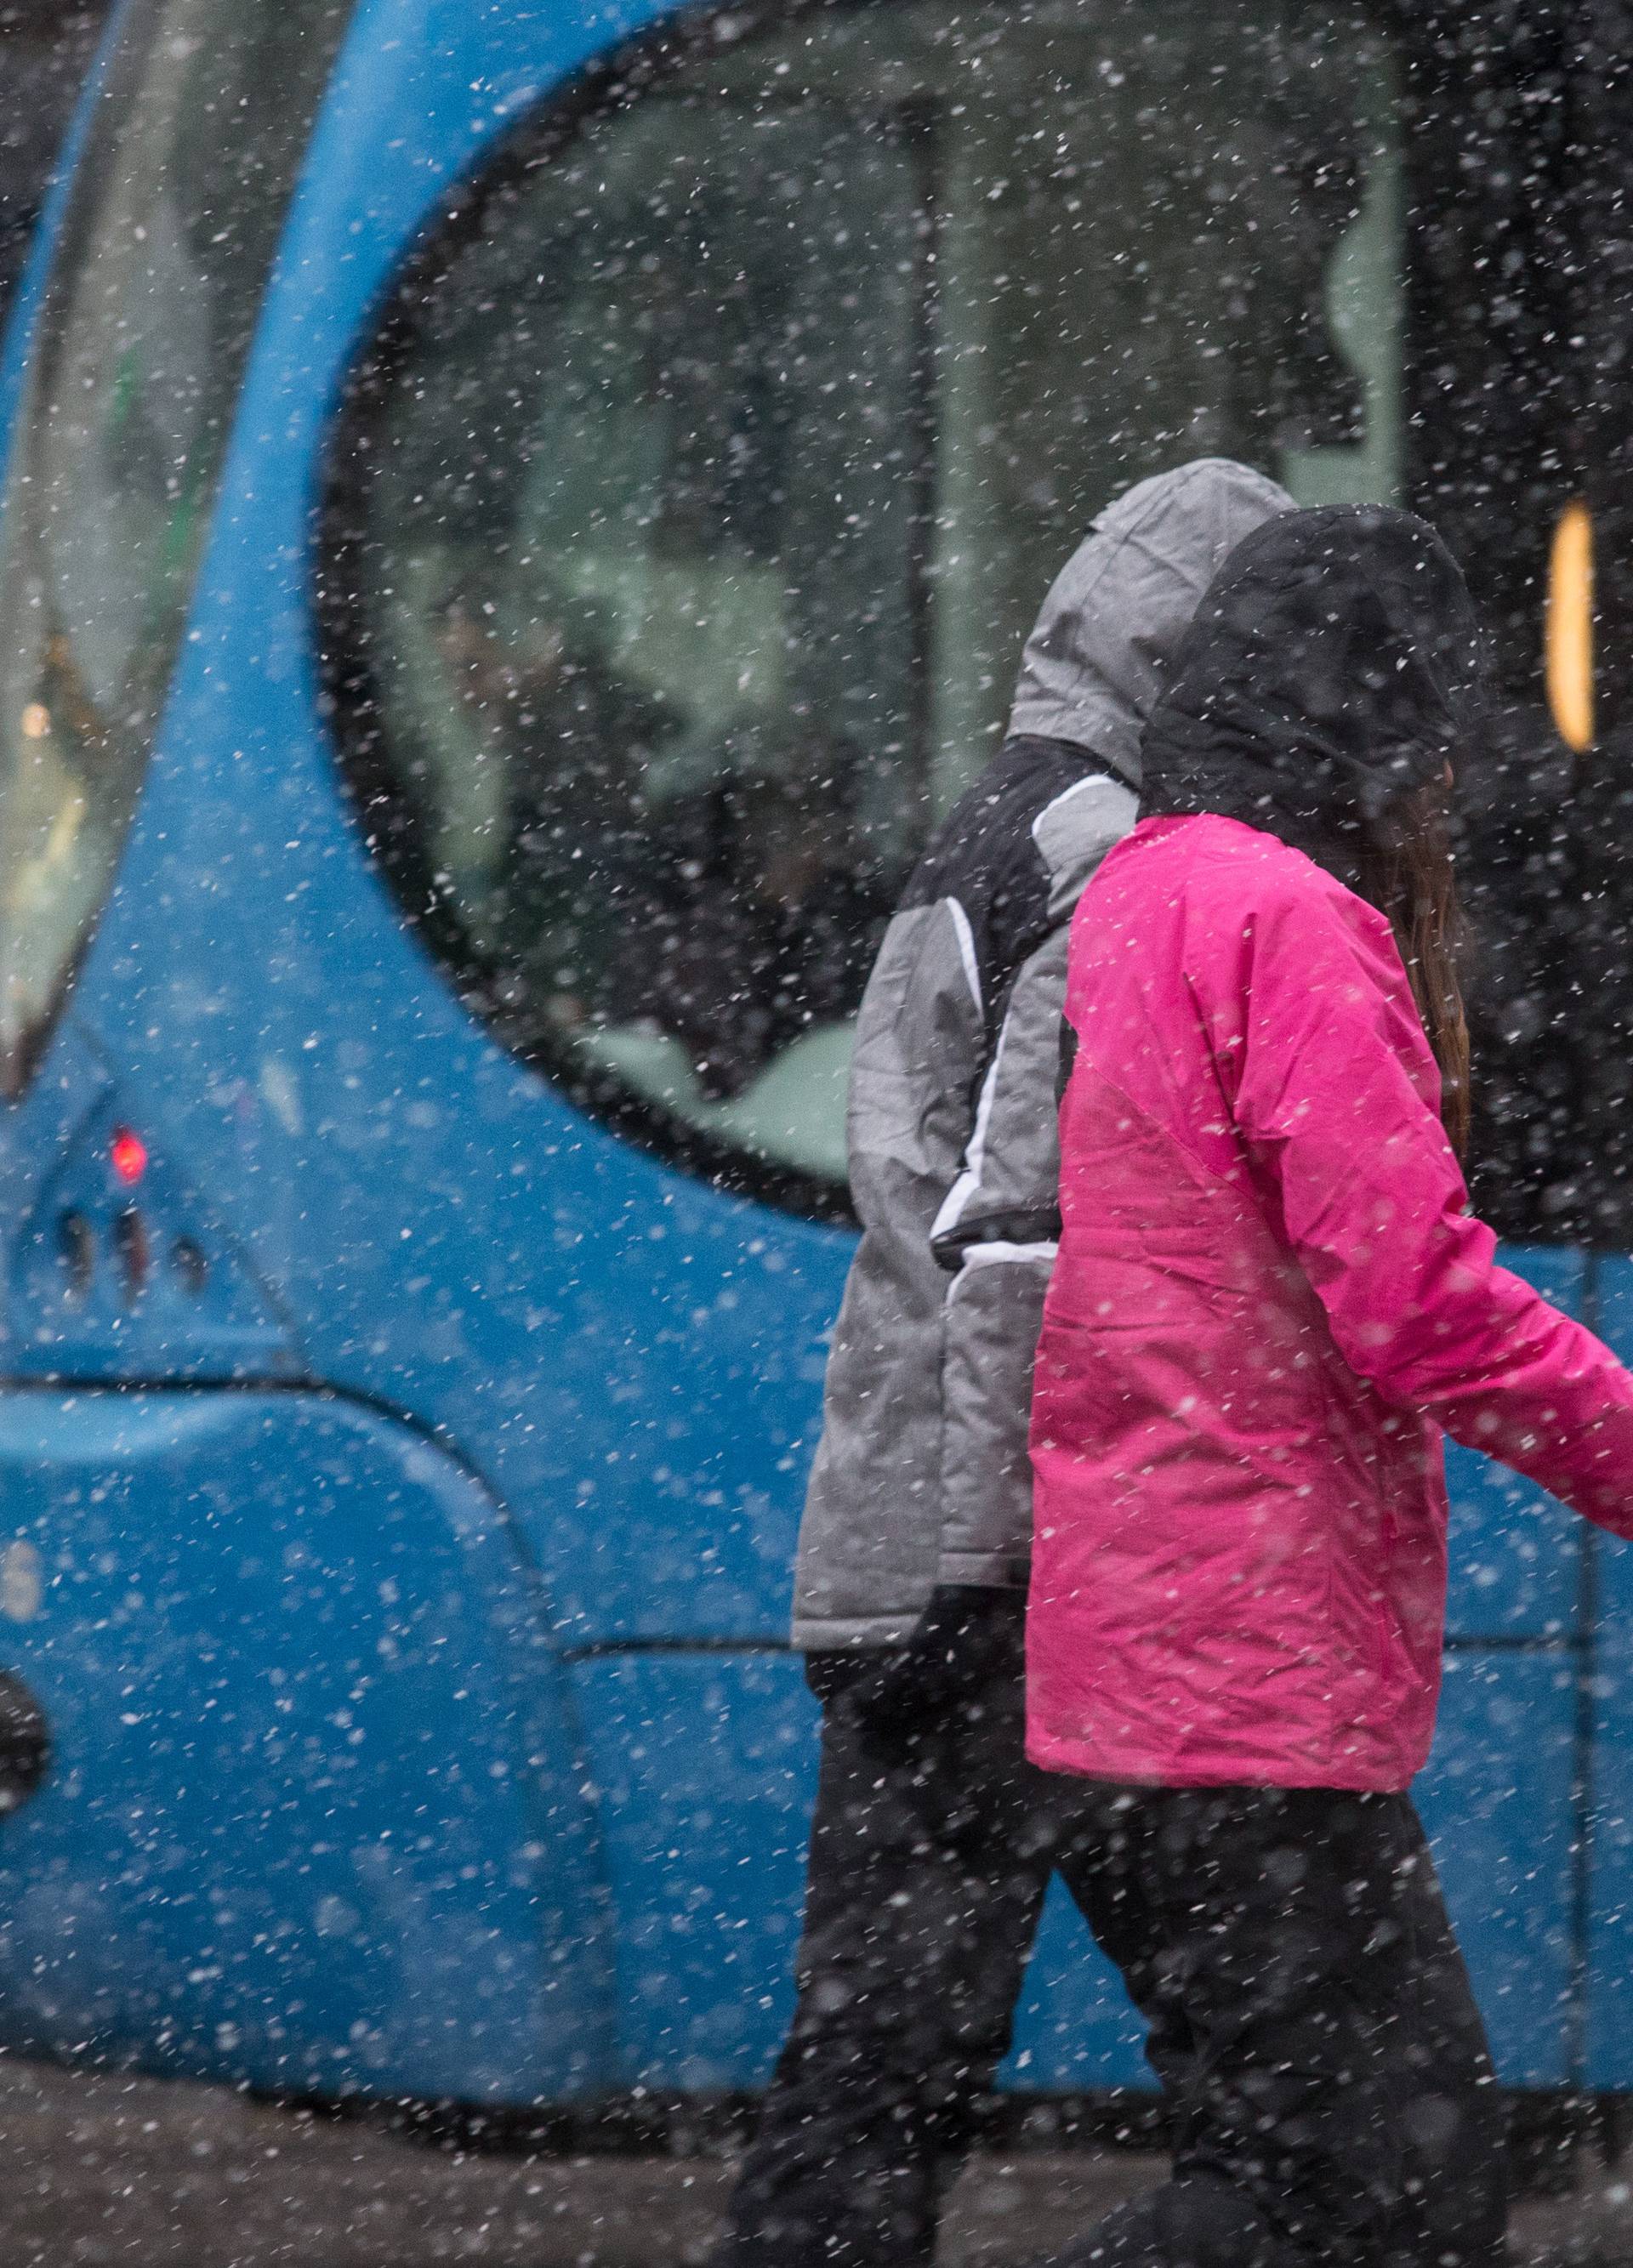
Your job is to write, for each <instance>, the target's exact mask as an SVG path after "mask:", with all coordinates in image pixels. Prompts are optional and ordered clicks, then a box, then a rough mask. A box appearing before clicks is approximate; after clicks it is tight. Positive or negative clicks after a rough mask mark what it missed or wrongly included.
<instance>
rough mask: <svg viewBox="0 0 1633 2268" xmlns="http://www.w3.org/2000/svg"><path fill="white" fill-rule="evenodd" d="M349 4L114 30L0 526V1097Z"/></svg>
mask: <svg viewBox="0 0 1633 2268" xmlns="http://www.w3.org/2000/svg"><path fill="white" fill-rule="evenodd" d="M349 6H350V0H346V4H345V5H342V4H339V0H280V4H279V5H278V6H277V7H268V8H246V9H244V10H242V11H233V14H232V18H231V21H230V23H229V22H228V21H227V20H226V19H225V18H224V17H223V14H222V11H221V9H220V7H219V5H218V0H148V4H145V5H142V4H138V5H137V7H136V8H134V9H133V10H132V11H129V14H128V17H127V20H126V26H125V29H124V32H123V33H122V39H121V44H120V49H119V52H118V54H117V55H115V58H114V60H113V65H112V69H111V71H110V74H109V77H108V81H107V91H106V93H105V94H104V96H103V98H102V99H101V101H100V104H99V107H98V124H97V126H96V127H95V128H93V131H92V140H91V144H90V146H89V147H88V148H87V151H86V153H85V158H84V160H83V161H82V165H81V168H80V171H79V173H78V177H77V180H76V186H75V189H74V195H73V203H72V207H71V210H70V215H69V218H68V223H67V226H66V228H65V230H64V233H63V239H62V243H61V247H60V249H59V252H58V255H57V259H56V262H55V276H54V281H53V284H52V285H51V288H50V291H49V295H48V301H47V306H46V309H45V313H44V315H43V318H42V320H41V327H40V329H39V332H38V334H37V336H36V340H35V344H34V350H33V360H32V364H31V367H30V372H29V376H28V379H27V382H26V388H25V393H24V398H23V404H22V411H21V416H20V419H19V423H18V442H17V446H16V448H15V451H14V454H13V458H12V464H11V476H10V480H9V482H8V486H7V490H6V494H5V498H4V522H3V523H0V546H3V548H0V622H3V623H4V634H3V641H4V642H3V643H0V1093H3V1094H13V1095H14V1094H18V1092H19V1091H20V1089H21V1087H22V1086H23V1085H24V1083H25V1081H26V1078H27V1075H28V1071H29V1070H30V1069H31V1067H32V1065H33V1063H34V1062H35V1061H36V1060H37V1057H38V1053H39V1049H40V1046H41V1042H42V1041H43V1038H44V1036H45V1035H46V1032H47V1031H48V1027H49V1024H50V1020H51V1017H52V1013H53V1012H54V1009H55V1005H56V1004H57V1003H58V1001H59V1000H60V999H61V998H62V995H63V990H64V987H65V985H66V983H67V981H68V979H69V977H70V976H71V974H72V971H73V968H74V964H75V962H76V961H77V959H78V954H79V952H80V950H81V948H82V946H83V945H84V943H85V939H86V938H87V936H88V935H89V933H90V931H91V928H92V924H93V923H94V921H95V919H96V917H97V914H98V912H99V910H100V907H101V904H102V902H103V900H104V899H105V897H106V895H107V890H108V888H109V887H110V885H111V882H112V879H113V873H114V868H115V862H116V861H117V858H118V856H119V851H120V848H121V845H122V843H123V840H124V836H125V831H126V828H127V827H128V826H129V820H130V814H131V812H132V809H133V808H134V806H135V802H136V798H137V791H138V788H139V786H140V783H141V777H142V773H143V770H144V765H145V762H146V759H147V755H148V751H149V748H150V746H151V740H152V735H153V731H154V727H155V725H156V724H157V721H158V715H159V705H160V703H161V701H162V698H163V696H164V692H165V688H166V682H167V681H168V678H169V675H170V672H171V668H172V666H173V664H174V659H175V653H176V649H177V646H178V644H179V641H180V638H181V630H182V628H183V624H184V622H185V619H186V615H187V611H188V605H189V603H190V600H191V597H192V592H193V585H194V581H195V578H196V573H197V570H198V564H199V559H200V555H201V551H202V548H203V541H204V535H205V531H206V529H207V527H208V524H209V520H210V515H211V507H212V505H213V503H214V500H215V493H216V484H217V480H218V475H219V472H220V468H221V464H222V460H223V457H224V454H225V447H226V440H227V435H228V431H229V429H230V425H231V421H232V415H233V404H234V402H235V401H236V400H237V396H238V390H239V385H240V379H241V378H242V375H243V369H244V363H245V359H246V357H247V355H248V348H249V341H250V336H251V334H252V331H253V328H254V325H255V314H256V311H257V308H258V306H259V303H260V299H261V295H262V288H263V286H264V284H265V281H266V277H267V272H268V269H269V267H270V262H271V260H272V256H273V252H274V249H275V247H276V244H277V237H278V233H279V231H280V229H281V227H282V225H283V220H284V214H285V211H286V210H287V207H288V202H289V195H290V191H291V188H292V185H293V182H294V178H295V173H296V168H297V166H298V164H299V158H300V155H301V152H302V151H303V149H304V147H305V145H306V141H307V133H308V130H309V128H310V125H311V122H312V117H313V114H314V110H315V107H316V105H317V102H318V99H319V97H320V96H321V92H322V88H323V85H324V83H325V81H326V80H327V78H328V76H329V68H330V65H331V63H332V62H333V59H334V55H335V52H336V47H337V45H338V42H339V39H340V36H341V33H342V32H343V31H344V22H345V18H346V15H347V13H348V12H349Z"/></svg>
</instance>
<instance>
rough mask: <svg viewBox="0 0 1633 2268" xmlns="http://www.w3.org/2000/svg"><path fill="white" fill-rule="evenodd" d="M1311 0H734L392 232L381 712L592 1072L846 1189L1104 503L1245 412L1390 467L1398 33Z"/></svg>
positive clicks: (406, 895) (644, 1123)
mask: <svg viewBox="0 0 1633 2268" xmlns="http://www.w3.org/2000/svg"><path fill="white" fill-rule="evenodd" d="M756 25H757V26H759V28H755V26H756ZM1309 26H1310V18H1309V16H1308V15H1307V13H1306V12H1305V11H1301V10H1298V9H1297V8H1289V9H1279V8H1277V7H1275V6H1274V5H1259V6H1254V7H1251V8H1246V9H1229V10H1221V9H1218V8H1216V6H1214V5H1213V4H1212V0H1170V4H1166V5H1158V6H1152V5H1150V4H1149V0H1138V4H1134V0H1108V4H1105V5H1103V6H1097V7H1094V8H1085V7H1083V5H1082V4H1081V0H1044V4H1038V5H1033V6H1030V7H1029V8H1027V9H1026V10H1025V11H1017V10H1015V9H1012V8H1010V7H1009V6H1008V5H998V4H996V0H987V4H985V5H976V6H973V7H964V8H961V9H959V10H957V11H949V10H947V9H946V7H945V6H944V5H942V4H939V0H937V4H934V5H931V4H921V0H908V4H904V5H898V6H893V7H890V8H862V9H855V10H845V9H838V10H834V9H829V10H821V11H812V12H810V13H809V14H801V15H800V16H799V17H798V18H797V19H796V20H795V21H794V23H793V24H792V25H790V24H789V23H788V22H787V18H780V15H779V13H778V12H777V11H766V12H765V14H764V15H763V16H761V17H758V18H745V17H744V15H743V13H742V11H735V12H734V15H733V17H732V18H729V19H726V18H719V19H713V21H712V22H708V21H706V22H705V23H704V25H703V26H702V28H701V30H700V31H699V32H698V33H697V34H696V36H695V40H694V42H693V44H691V45H690V46H687V47H683V48H676V47H675V46H674V44H673V39H674V35H673V34H670V35H669V45H667V46H664V47H661V48H660V49H659V50H658V52H657V55H656V59H655V61H654V62H653V63H652V65H651V68H650V69H648V68H647V66H646V65H645V64H644V63H641V62H640V61H639V60H638V61H637V63H636V64H635V66H634V68H633V69H632V70H629V71H627V72H626V73H624V75H623V76H622V77H620V80H619V81H618V83H617V87H616V88H614V89H610V91H609V96H608V99H607V101H606V103H605V104H604V106H603V107H601V108H599V109H595V108H591V109H590V110H589V111H588V112H587V113H586V111H585V108H584V107H583V106H582V105H580V107H578V109H577V110H576V111H575V113H574V114H573V119H572V121H570V122H569V121H566V120H562V121H557V120H555V119H553V118H551V117H550V116H549V115H548V114H547V115H546V116H545V117H544V118H543V120H542V121H541V122H540V125H539V127H538V129H536V134H535V136H534V138H533V139H532V140H531V141H530V142H528V141H526V140H525V139H524V140H523V142H522V143H521V144H514V145H512V146H511V147H510V148H509V149H507V150H506V152H505V153H504V155H503V156H502V157H501V158H500V160H499V163H498V164H497V166H495V168H494V170H493V172H492V173H491V175H490V176H489V178H488V179H487V180H485V181H484V183H482V184H480V185H479V187H478V189H477V193H476V195H475V196H474V198H473V200H472V203H471V205H470V208H469V210H468V211H467V212H466V213H465V214H463V215H462V217H459V218H458V219H457V220H456V221H455V222H454V224H453V225H452V226H451V227H449V228H448V229H447V230H446V231H445V232H444V234H443V235H442V237H441V238H440V239H439V240H438V241H436V242H434V243H432V244H431V245H429V246H428V247H426V248H425V251H424V253H423V254H422V255H421V256H420V258H419V260H418V261H417V265H416V266H415V267H414V268H413V269H411V270H410V273H409V274H408V275H407V276H405V277H404V278H403V284H402V288H401V291H400V293H399V295H398V302H397V307H396V310H395V313H394V314H393V316H392V317H391V319H390V320H389V322H388V328H387V329H386V331H385V332H384V334H383V335H382V336H381V338H380V339H379V340H378V341H377V342H374V344H373V347H372V349H371V350H370V352H369V354H368V356H367V358H366V362H365V363H364V365H362V367H361V369H360V370H359V372H358V377H357V379H356V381H355V383H354V387H353V391H352V397H351V405H350V408H349V411H348V413H347V415H346V416H344V418H343V420H342V421H341V423H340V426H339V428H338V431H337V436H336V449H335V487H334V495H333V510H332V512H331V519H330V527H331V534H332V536H333V538H334V541H333V547H332V549H331V551H330V554H329V558H328V560H327V561H326V565H325V571H324V581H325V590H326V595H327V601H328V609H329V619H328V622H327V624H326V629H327V632H328V637H329V647H330V653H331V667H332V670H333V673H334V674H333V685H334V689H335V691H336V695H337V696H338V698H337V702H336V714H337V718H338V724H339V729H340V730H341V732H342V733H343V736H344V755H345V757H346V760H347V765H348V770H349V774H350V777H351V784H352V786H353V789H354V792H355V793H356V795H357V797H358V802H359V805H360V807H361V813H362V816H363V820H364V825H365V830H366V835H367V837H368V839H369V841H370V843H371V844H372V845H373V847H374V849H375V850H376V851H377V852H378V853H379V855H381V857H382V858H384V859H385V860H386V862H387V865H388V868H389V870H390V872H391V873H392V876H393V879H394V880H395V883H396V886H397V888H398V891H399V894H400V896H401V899H402V902H403V905H404V908H405V909H406V910H407V911H408V912H409V913H410V917H412V918H414V919H415V920H416V921H418V922H420V923H422V924H423V925H424V929H425V935H426V937H427V939H428V942H430V943H431V944H432V946H433V948H434V949H436V950H438V951H440V953H442V954H444V955H445V956H446V957H447V959H448V960H449V961H451V962H452V963H453V965H454V969H455V972H456V974H457V976H458V977H459V979H460V981H461V982H462V984H463V985H464V987H465V989H466V994H467V997H468V998H469V999H470V1000H471V1002H472V1003H473V1005H476V1006H477V1009H478V1010H479V1012H480V1013H484V1014H485V1015H486V1016H487V1017H488V1018H489V1020H490V1021H491V1023H492V1024H493V1026H494V1027H495V1028H496V1029H497V1031H498V1032H499V1035H500V1036H501V1037H502V1038H504V1039H505V1040H506V1042H508V1043H510V1044H511V1045H513V1046H514V1047H515V1048H517V1049H518V1050H519V1051H521V1052H522V1053H524V1054H528V1055H530V1056H533V1057H536V1058H538V1059H541V1060H543V1062H545V1063H546V1064H548V1065H550V1067H551V1068H552V1069H553V1070H554V1071H556V1072H557V1074H558V1076H561V1077H563V1078H564V1079H566V1080H567V1082H568V1083H569V1084H570V1085H571V1086H573V1088H574V1090H575V1091H576V1092H577V1093H578V1094H580V1096H581V1097H583V1098H585V1099H586V1100H587V1101H589V1102H590V1103H591V1104H592V1106H595V1105H596V1104H599V1103H606V1102H610V1103H611V1105H612V1106H613V1107H614V1108H615V1110H617V1112H618V1114H619V1115H620V1116H622V1117H623V1118H624V1120H626V1121H627V1120H629V1119H631V1118H632V1117H633V1118H634V1119H636V1120H637V1121H638V1122H639V1126H640V1127H644V1129H645V1130H646V1133H647V1137H648V1138H653V1139H656V1140H658V1141H659V1142H660V1143H661V1142H662V1141H663V1140H664V1139H666V1138H667V1139H669V1140H670V1141H672V1142H673V1143H674V1144H675V1145H676V1146H678V1147H680V1148H681V1149H682V1150H683V1151H685V1150H686V1149H688V1148H689V1147H690V1149H691V1152H692V1153H693V1154H694V1156H700V1157H701V1158H702V1159H703V1160H704V1161H705V1164H706V1169H713V1170H715V1171H718V1172H722V1173H724V1174H726V1175H728V1178H729V1177H730V1175H731V1174H732V1172H733V1171H734V1170H740V1169H741V1165H742V1161H743V1160H748V1161H750V1165H751V1167H767V1168H784V1169H787V1168H792V1169H794V1172H795V1173H796V1174H798V1175H802V1176H803V1177H804V1184H803V1194H804V1198H805V1200H806V1201H809V1199H810V1198H811V1197H812V1196H813V1195H815V1196H817V1197H818V1198H819V1197H820V1195H821V1191H822V1189H824V1188H826V1189H838V1188H839V1187H840V1186H841V1185H842V1182H843V1175H844V1157H843V1147H844V1144H843V1129H844V1118H843V1114H844V1086H845V1071H846V1059H847V1054H848V1047H849V1036H850V1030H851V1025H852V1021H853V1017H854V1014H855V1011H856V1007H857V1005H858V1002H859V1000H860V997H861V988H862V985H863V983H864V981H865V977H866V973H867V969H868V965H869V961H870V959H871V955H872V951H873V947H874V945H875V943H876V939H877V936H878V933H879V931H880V928H881V926H882V924H883V919H884V917H885V915H886V911H887V909H888V907H889V904H890V900H891V898H892V896H893V895H894V893H895V891H896V889H897V888H898V886H899V884H900V882H901V880H902V879H903V877H904V875H905V871H906V869H907V868H908V866H909V865H911V863H912V861H913V858H914V856H915V855H916V853H917V851H919V849H920V846H921V844H922V843H923V841H924V839H925V836H926V835H927V831H928V828H930V826H931V825H932V824H933V823H934V821H935V817H936V816H937V815H938V814H939V813H940V812H941V811H942V810H944V809H945V808H946V807H947V806H948V804H949V803H950V801H951V800H952V799H953V798H954V797H955V796H956V795H957V793H958V792H959V791H960V790H961V789H962V788H963V786H964V784H966V783H967V782H968V781H969V780H970V779H971V778H972V777H974V776H975V774H976V773H977V772H978V771H979V769H980V767H981V765H982V764H983V763H984V762H985V761H986V758H987V756H988V755H990V754H991V752H992V751H993V749H994V747H995V746H996V744H997V741H998V739H999V736H1000V735H1001V730H1002V726H1003V721H1004V715H1005V711H1006V708H1007V703H1008V696H1009V689H1010V686H1011V684H1012V682H1013V678H1014V674H1015V668H1016V660H1017V659H1018V654H1019V649H1020V644H1021V641H1022V638H1023V635H1024V632H1025V630H1026V627H1027V625H1028V623H1029V622H1030V620H1031V615H1032V614H1033V612H1034V611H1035V608H1036V607H1037V604H1038V600H1039V599H1040V598H1041V596H1042V593H1043V591H1044V589H1045V587H1046V585H1047V584H1048V582H1049V580H1050V579H1051V577H1052V576H1053V572H1054V571H1055V569H1056V568H1057V567H1058V565H1059V564H1060V562H1061V561H1062V560H1063V558H1064V557H1065V556H1066V554H1067V553H1068V551H1069V549H1071V547H1072V546H1073V544H1074V543H1075V541H1077V539H1078V538H1079V537H1080V536H1081V535H1082V534H1083V531H1084V528H1085V526H1086V523H1087V522H1088V520H1089V519H1090V517H1091V516H1092V515H1093V513H1094V512H1096V511H1097V509H1098V508H1099V507H1100V506H1101V505H1102V504H1105V502H1106V501H1107V500H1108V499H1109V498H1110V497H1112V495H1113V494H1114V493H1115V492H1116V491H1117V490H1119V489H1120V488H1122V487H1124V486H1125V485H1127V483H1128V482H1130V481H1133V480H1134V479H1137V478H1139V477H1141V476H1142V475H1145V474H1147V473H1149V472H1153V471H1156V470H1158V469H1160V468H1162V467H1164V465H1170V464H1173V463H1175V462H1177V461H1179V460H1182V459H1184V458H1186V457H1188V456H1192V455H1195V454H1198V453H1205V452H1209V451H1223V452H1229V453H1232V454H1236V455H1239V456H1243V457H1245V458H1247V459H1249V460H1252V461H1254V462H1256V463H1259V464H1260V465H1262V466H1264V467H1265V468H1267V469H1270V470H1273V471H1275V472H1277V473H1278V474H1280V475H1282V477H1283V478H1285V479H1287V480H1289V483H1290V484H1291V485H1292V486H1293V487H1294V489H1295V492H1296V493H1298V494H1300V495H1301V497H1304V498H1305V499H1306V500H1311V501H1313V500H1317V499H1318V498H1330V497H1341V496H1346V495H1349V496H1365V497H1385V498H1387V497H1393V495H1394V494H1395V493H1396V491H1397V488H1398V484H1399V480H1400V463H1399V458H1400V423H1401V416H1400V306H1399V301H1400V264H1401V263H1400V246H1399V237H1400V227H1401V210H1400V208H1401V199H1400V190H1399V183H1398V162H1397V147H1396V132H1395V125H1394V118H1393V104H1392V99H1391V92H1390V90H1391V86H1392V84H1393V81H1392V70H1391V63H1390V57H1389V54H1388V51H1387V49H1386V48H1385V46H1384V45H1383V43H1382V42H1381V41H1380V40H1379V39H1378V37H1377V36H1376V35H1375V34H1374V33H1372V32H1371V31H1370V30H1369V29H1368V28H1367V26H1366V24H1365V21H1364V19H1363V18H1361V17H1360V16H1358V15H1357V16H1356V17H1354V18H1350V17H1349V16H1348V15H1346V14H1345V13H1344V12H1343V11H1340V12H1339V14H1338V15H1337V16H1336V17H1334V14H1333V13H1332V11H1323V18H1322V21H1321V23H1320V24H1319V26H1315V27H1313V28H1310V27H1309ZM745 27H747V28H745ZM734 1161H735V1166H734ZM747 1177H748V1178H749V1179H750V1181H752V1179H753V1174H752V1172H750V1174H749V1175H748V1176H747Z"/></svg>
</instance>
